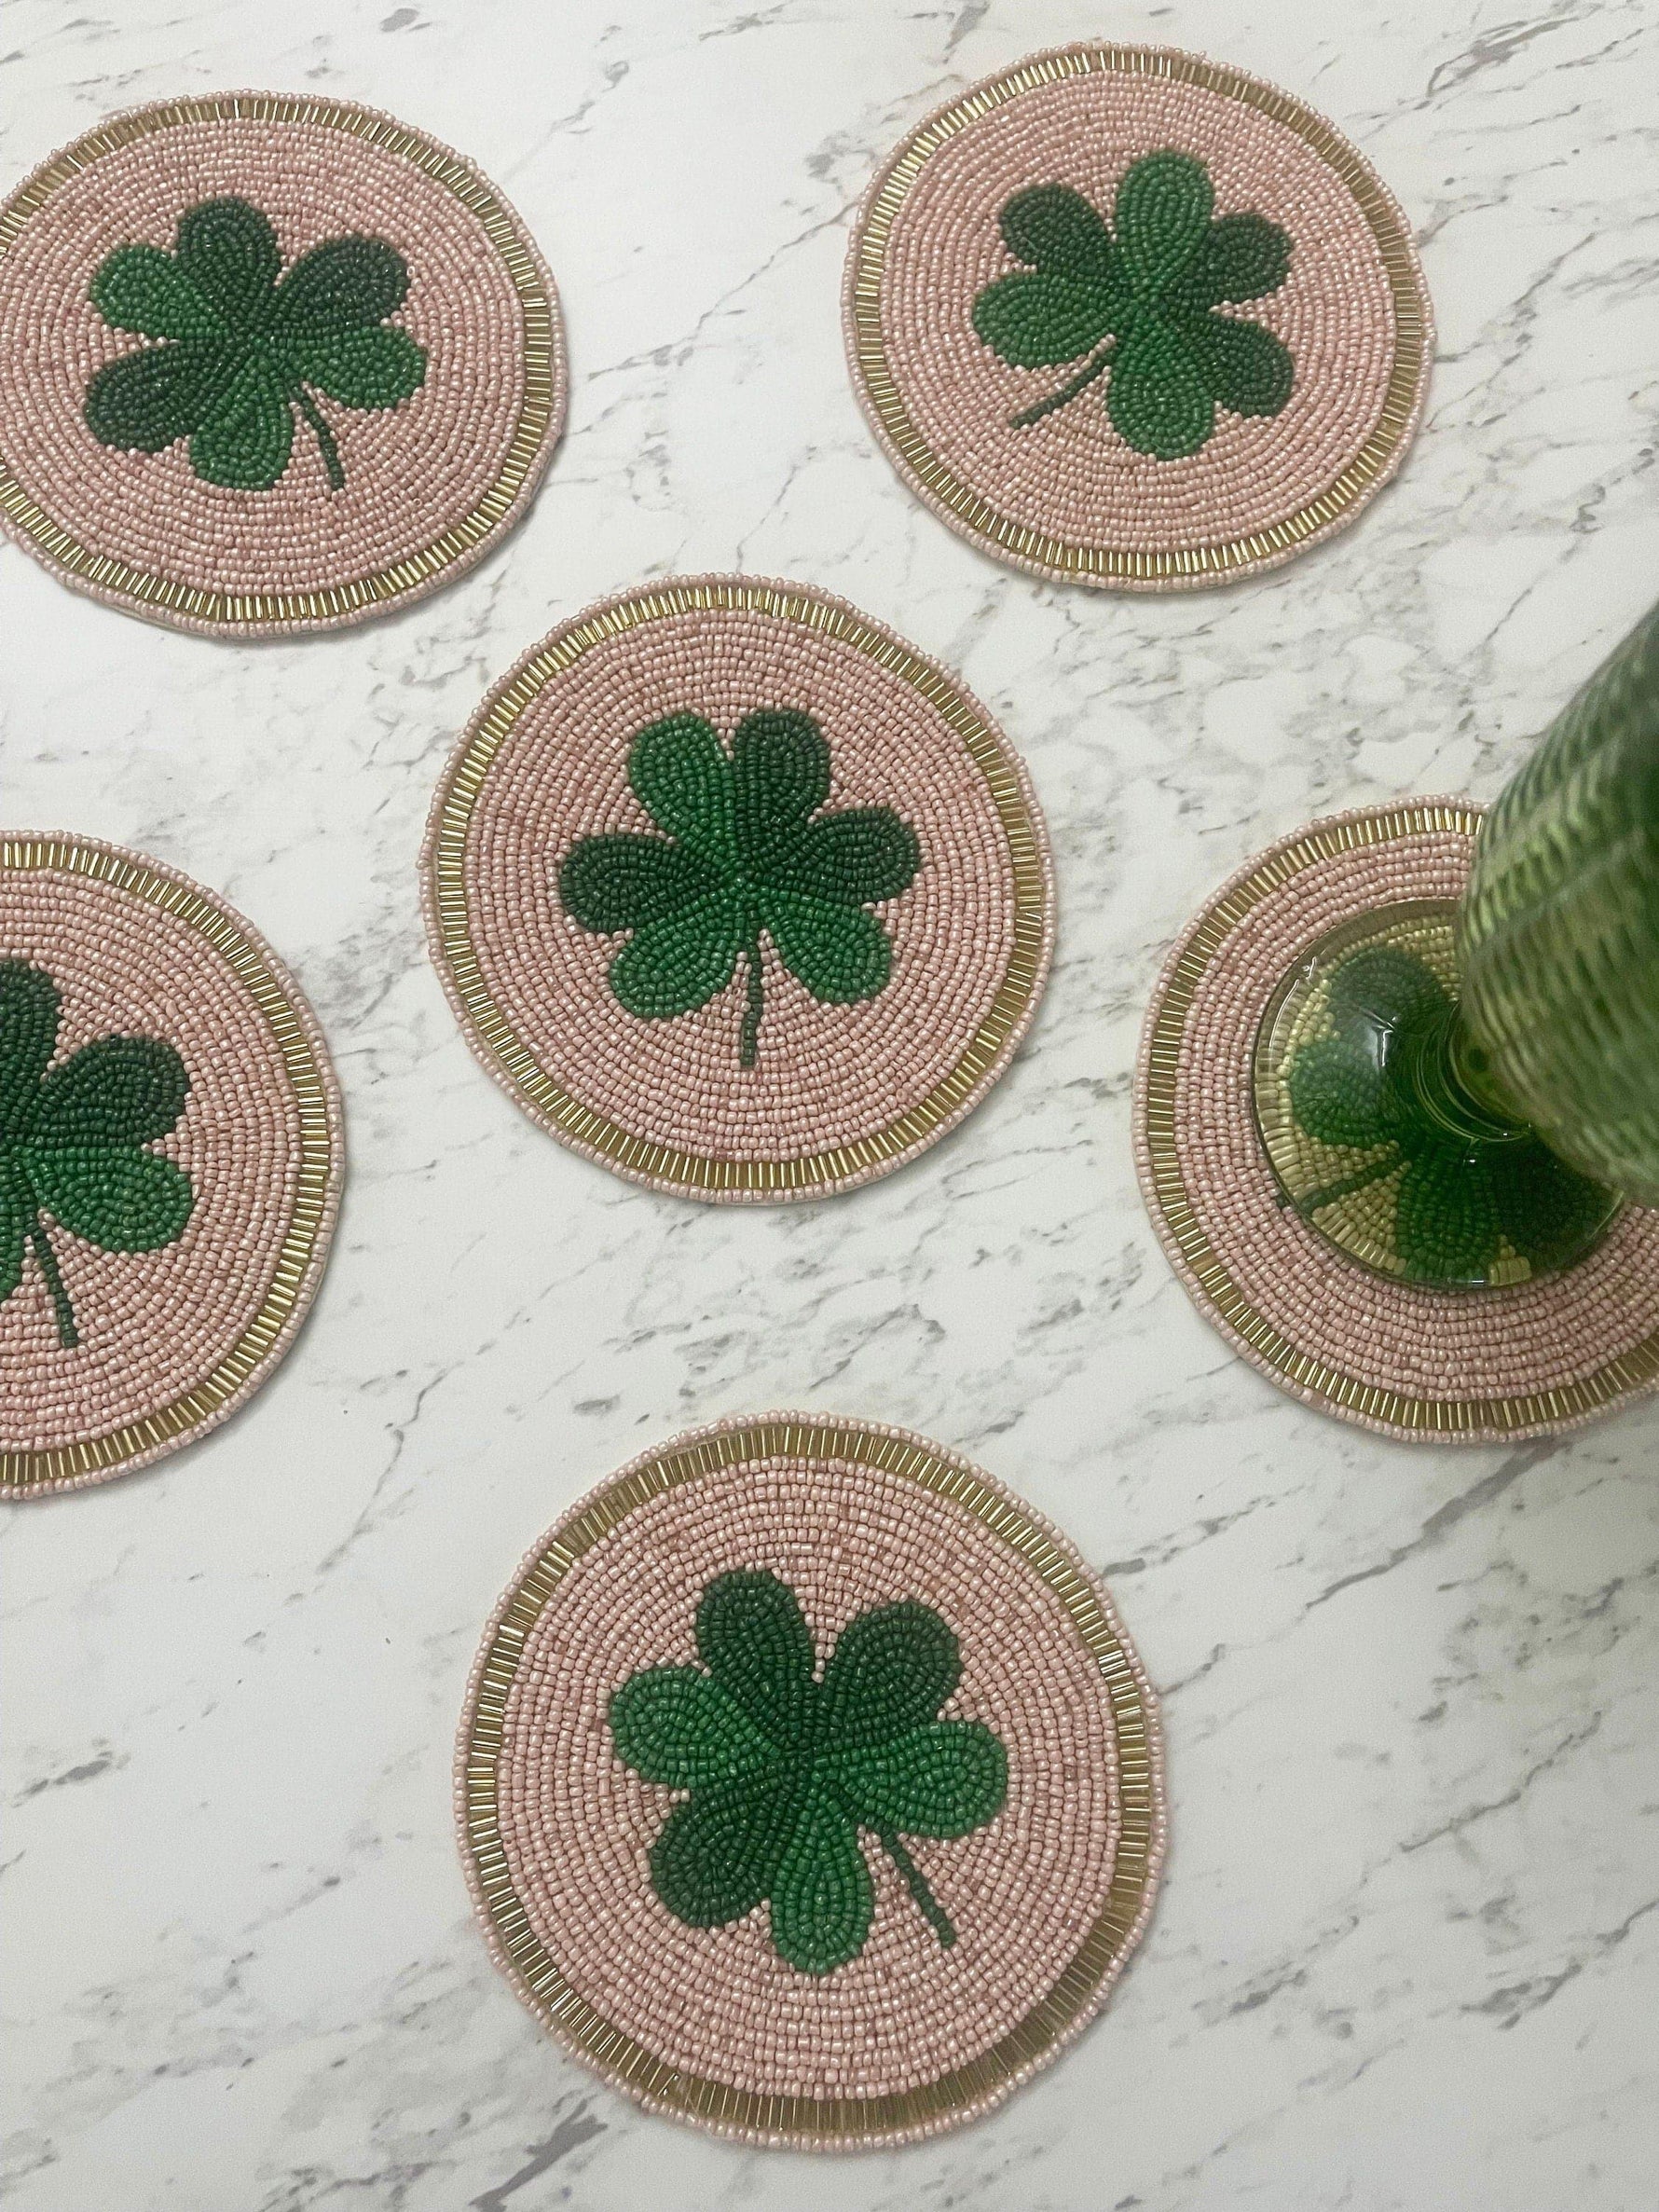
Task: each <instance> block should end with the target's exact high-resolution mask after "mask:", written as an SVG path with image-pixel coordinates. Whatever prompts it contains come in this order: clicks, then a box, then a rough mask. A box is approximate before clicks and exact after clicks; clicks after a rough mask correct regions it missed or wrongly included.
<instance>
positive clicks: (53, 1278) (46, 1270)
mask: <svg viewBox="0 0 1659 2212" xmlns="http://www.w3.org/2000/svg"><path fill="white" fill-rule="evenodd" d="M29 1242H30V1243H31V1244H33V1245H34V1257H35V1258H36V1259H37V1260H38V1261H39V1263H40V1271H41V1273H42V1274H43V1275H44V1276H45V1277H46V1286H47V1288H48V1290H49V1291H50V1292H51V1294H52V1311H53V1312H54V1313H55V1314H56V1315H57V1317H58V1341H59V1342H60V1343H61V1344H62V1347H63V1349H64V1351H65V1352H73V1351H74V1349H75V1346H76V1345H77V1344H78V1343H79V1342H80V1331H79V1330H78V1329H77V1328H76V1327H75V1308H74V1307H73V1306H72V1305H71V1304H70V1302H69V1293H68V1291H67V1290H65V1289H64V1287H63V1278H62V1275H61V1274H60V1273H59V1271H58V1255H57V1254H56V1253H55V1252H54V1251H53V1250H52V1240H51V1238H50V1237H49V1236H48V1234H47V1232H46V1230H44V1229H43V1228H42V1227H41V1225H40V1219H39V1216H36V1217H35V1221H34V1228H33V1229H31V1230H30V1231H29Z"/></svg>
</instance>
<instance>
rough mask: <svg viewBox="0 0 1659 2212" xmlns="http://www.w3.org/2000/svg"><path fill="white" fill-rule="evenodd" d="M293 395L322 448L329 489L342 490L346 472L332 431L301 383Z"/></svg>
mask: <svg viewBox="0 0 1659 2212" xmlns="http://www.w3.org/2000/svg"><path fill="white" fill-rule="evenodd" d="M294 397H295V403H296V405H298V408H299V411H300V413H301V414H302V415H303V416H304V417H305V419H306V420H307V421H308V423H309V424H310V426H311V433H312V435H313V436H314V437H315V438H316V440H317V444H318V446H319V447H320V448H321V449H322V465H323V467H324V468H325V469H326V470H327V471H328V484H329V489H330V490H331V491H343V490H344V489H345V485H346V472H345V470H344V469H343V468H341V466H340V449H339V447H337V446H336V444H335V441H334V433H333V431H332V430H330V429H329V427H328V425H327V423H326V422H324V421H323V419H322V412H321V410H320V409H319V407H318V405H317V403H316V401H315V400H314V399H313V398H312V397H311V395H310V393H309V392H308V391H307V390H306V388H305V386H304V385H303V384H301V385H299V386H298V387H297V388H296V389H295V394H294Z"/></svg>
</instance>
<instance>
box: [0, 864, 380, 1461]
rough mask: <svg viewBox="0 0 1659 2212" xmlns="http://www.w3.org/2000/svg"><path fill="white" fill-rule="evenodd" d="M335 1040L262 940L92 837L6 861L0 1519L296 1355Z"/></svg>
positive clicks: (1, 940) (186, 1432) (154, 1442)
mask: <svg viewBox="0 0 1659 2212" xmlns="http://www.w3.org/2000/svg"><path fill="white" fill-rule="evenodd" d="M342 1161H343V1155H342V1147H341V1136H340V1110H339V1097H338V1093H337V1092H336V1088H335V1079H334V1074H333V1070H332V1069H331V1068H330V1066H329V1062H328V1053H327V1050H326V1047H325V1046H324V1044H323V1041H322V1033H321V1032H320V1031H319V1029H318V1027H317V1024H316V1021H315V1019H314V1018H313V1016H312V1014H311V1011H310V1010H309V1008H308V1006H307V1005H306V1003H305V1000H304V999H303V998H302V997H301V996H300V995H299V992H298V991H297V990H296V989H295V984H294V981H293V979H292V977H291V976H289V974H288V973H287V971H286V970H285V969H283V968H282V966H281V963H280V962H279V961H278V960H277V959H276V957H275V955H273V954H272V953H271V951H270V949H269V947H268V946H267V945H266V944H265V943H264V942H263V941H262V940H261V939H260V938H259V937H257V936H256V935H255V934H254V931H253V930H252V929H251V928H250V927H248V925H247V923H246V922H244V921H242V920H241V919H240V916H239V915H237V914H233V913H232V912H231V911H230V910H229V909H228V908H227V907H226V906H224V905H223V904H222V903H221V902H220V901H219V900H216V899H214V898H213V895H212V894H211V893H210V892H208V891H204V890H203V889H202V888H201V886H199V885H198V884H194V883H192V882H191V881H190V879H189V878H188V877H187V876H184V875H179V874H176V873H175V872H173V870H171V868H163V867H162V866H161V865H160V864H159V863H158V862H157V861H154V860H146V859H144V858H143V857H142V856H141V855H139V854H137V853H129V852H123V851H121V850H120V849H119V847H117V846H116V845H100V844H96V843H94V842H93V841H92V840H91V839H89V838H70V837H32V836H16V837H5V838H0V1495H4V1496H6V1497H13V1498H21V1497H39V1496H42V1495H44V1494H45V1493H47V1492H48V1491H64V1490H79V1489H83V1488H85V1487H87V1486H88V1485H89V1484H92V1483H97V1482H106V1481H108V1480H109V1478H110V1477H112V1476H115V1475H124V1474H127V1473H129V1472H130V1470H131V1469H132V1468H134V1467H142V1466H144V1465H147V1464H148V1463H149V1462H150V1461H152V1460H157V1459H160V1458H161V1457H163V1456H164V1454H166V1453H168V1452H170V1451H175V1450H177V1449H178V1448H179V1446H180V1445H181V1444H186V1443H189V1442H190V1441H191V1440H192V1439H193V1438H195V1437H197V1436H201V1435H202V1434H203V1433H204V1432H205V1431H206V1430H208V1429H211V1428H213V1427H214V1426H215V1425H216V1423H218V1422H221V1421H223V1420H224V1419H225V1417H226V1414H228V1413H230V1412H232V1411H233V1410H234V1409H235V1408H236V1407H238V1406H239V1405H240V1403H241V1402H242V1400H243V1399H244V1398H246V1397H247V1396H249V1395H250V1394H251V1393H252V1392H254V1391H255V1390H256V1389H257V1388H258V1387H259V1385H260V1384H261V1383H262V1382H263V1381H265V1380H266V1378H267V1376H268V1375H269V1373H270V1371H271V1369H272V1368H273V1367H275V1366H276V1364H277V1362H278V1361H279V1360H280V1359H281V1356H282V1354H283V1353H284V1352H285V1351H286V1350H287V1348H288V1345H289V1341H290V1340H291V1339H292V1337H293V1335H294V1332H295V1329H296V1328H297V1327H298V1326H299V1324H300V1321H301V1319H302V1317H303V1316H304V1313H305V1311H306V1308H307V1307H308V1305H309V1303H310V1301H311V1298H312V1296H313V1294H314V1293H315V1291H316V1288H317V1285H318V1282H319V1280H320V1278H321V1276H322V1266H323V1261H324V1258H325V1257H326V1255H327V1251H328V1243H329V1239H330V1237H331V1235H332V1234H333V1230H334V1220H335V1211H336V1205H337V1203H338V1200H339V1188H340V1177H341V1172H342Z"/></svg>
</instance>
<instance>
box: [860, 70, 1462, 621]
mask: <svg viewBox="0 0 1659 2212" xmlns="http://www.w3.org/2000/svg"><path fill="white" fill-rule="evenodd" d="M844 322H845V326H846V339H847V350H848V356H849V359H850V362H851V364H852V372H853V381H854V385H855V388H856V390H857V393H858V397H859V399H860V401H861V403H862V405H863V407H864V411H865V413H866V414H867V415H868V416H869V418H870V420H871V425H872V427H873V428H874V431H875V433H876V436H877V438H878V439H879V440H880V442H881V445H882V447H883V449H884V451H885V453H886V455H887V457H888V459H889V460H891V461H892V462H893V465H894V466H895V467H896V468H897V469H898V473H899V474H900V475H901V476H902V477H903V478H904V480H905V482H906V483H907V484H908V485H909V486H910V487H911V488H912V491H914V492H915V493H916V495H917V496H918V498H920V499H921V500H923V501H925V503H926V504H927V505H928V506H929V507H931V508H932V509H933V511H934V513H935V514H936V515H939V518H940V520H941V521H943V522H946V523H948V524H949V525H950V527H951V528H952V529H954V530H957V531H959V532H960V533H961V535H962V536H964V537H965V538H967V540H968V541H969V542H970V543H973V544H975V545H977V546H979V547H980V550H981V551H982V552H985V553H989V554H992V555H993V556H995V557H996V558H998V559H1001V560H1006V561H1008V562H1011V563H1012V564H1013V566H1014V567H1016V568H1021V569H1028V570H1032V571H1033V572H1034V573H1035V574H1037V575H1040V576H1051V577H1055V578H1057V579H1059V580H1060V581H1062V582H1065V583H1074V584H1095V585H1102V586H1106V587H1109V588H1112V589H1116V590H1122V591H1172V590H1180V589H1184V588H1186V587H1189V586H1191V585H1195V584H1220V583H1226V582H1227V581H1228V580H1229V579H1231V578H1233V577H1237V576H1243V575H1247V574H1249V573H1251V572H1252V571H1254V570H1261V569H1269V568H1273V567H1275V566H1276V565H1277V564H1278V563H1279V562H1281V561H1284V560H1288V559H1290V558H1291V556H1293V555H1294V554H1296V553H1297V552H1300V551H1301V550H1302V549H1303V548H1304V547H1306V546H1308V545H1311V544H1314V543H1317V542H1318V541H1319V540H1320V539H1322V538H1324V537H1327V536H1329V535H1330V533H1331V532H1332V531H1333V530H1336V529H1340V528H1341V527H1342V526H1343V524H1345V523H1347V522H1349V521H1351V519H1352V518H1353V516H1354V515H1356V514H1357V513H1358V512H1359V510H1360V508H1361V507H1362V506H1364V503H1365V501H1367V500H1369V499H1370V498H1371V497H1372V496H1373V495H1374V494H1375V493H1376V492H1377V491H1378V489H1379V488H1380V487H1381V486H1382V485H1383V484H1385V483H1386V482H1387V481H1388V479H1389V478H1390V477H1391V476H1392V474H1393V473H1394V471H1395V470H1396V469H1397V468H1398V467H1399V465H1400V461H1401V460H1402V458H1403V456H1404V454H1405V447H1406V446H1407V445H1408V444H1409V443H1410V440H1411V437H1412V434H1413V433H1414V432H1415V430H1416V428H1417V424H1418V420H1419V416H1420V415H1421V412H1422V406H1423V400H1424V395H1425V392H1426V390H1427V385H1428V375H1429V361H1430V357H1431V354H1432V351H1433V329H1432V318H1431V311H1430V306H1429V297H1428V293H1427V290H1426V288H1425V286H1424V282H1423V276H1422V270H1421V268H1420V267H1419V262H1418V257H1417V253H1416V249H1415V247H1414V246H1413V243H1412V240H1411V234H1410V231H1409V228H1408V227H1407V226H1406V223H1405V217H1404V215H1403V214H1402V213H1401V211H1400V208H1399V206H1398V205H1397V203H1396V202H1395V200H1394V199H1393V198H1392V195H1391V194H1390V192H1389V190H1388V188H1387V187H1386V185H1383V183H1382V182H1381V180H1380V179H1379V178H1378V175H1377V174H1376V172H1375V171H1374V170H1372V168H1371V167H1370V165H1369V163H1367V162H1366V161H1365V160H1364V158H1362V156H1361V155H1360V154H1358V153H1357V152H1356V151H1355V149H1354V148H1353V147H1352V146H1351V145H1350V144H1349V143H1348V141H1347V140H1346V139H1345V138H1343V137H1342V136H1341V135H1340V134H1339V132H1337V131H1335V130H1334V129H1333V128H1332V126H1331V125H1330V124H1329V123H1328V122H1326V121H1325V120H1324V118H1323V117H1322V116H1318V115H1316V114H1315V113H1314V112H1313V111H1312V109H1310V108H1308V107H1304V106H1303V104H1302V103H1301V102H1300V101H1298V100H1295V99H1293V98H1292V97H1291V95H1290V94H1289V93H1288V92H1282V91H1280V90H1278V89H1277V88H1275V87H1274V86H1272V85H1268V84H1263V83H1262V82H1261V81H1260V80H1259V79H1257V78H1255V77H1252V76H1245V75H1243V74H1242V72H1241V71H1239V70H1236V69H1227V68H1224V67H1222V66H1221V65H1220V64H1219V63H1217V62H1208V61H1205V60H1203V59H1202V58H1201V57H1200V56H1198V55H1194V54H1183V53H1176V52H1174V51H1172V50H1171V49H1170V48H1161V47H1119V46H1074V47H1066V48H1060V49H1057V50H1055V51H1052V52H1048V53H1040V54H1033V55H1031V56H1029V57H1028V58H1027V59H1026V60H1025V61H1023V62H1019V63H1017V64H1016V65H1015V66H1014V67H1013V68H1012V69H1008V70H1005V71H1004V72H1003V73H1002V74H1001V75H1000V76H994V77H988V78H987V79H986V80H985V81H984V82H983V83H981V84H978V85H975V86H974V87H973V88H972V89H970V90H969V91H967V92H965V93H962V94H961V95H960V96H959V97H957V98H956V99H953V100H952V101H950V102H949V103H947V104H946V105H945V106H943V107H941V108H939V109H937V110H936V111H935V112H934V113H933V114H932V115H931V116H929V117H927V119H926V121H925V122H924V123H922V124H921V125H920V126H919V127H918V128H917V129H916V130H915V131H912V133H911V135H910V136H909V138H907V139H906V140H905V142H904V144H902V145H901V146H900V147H899V148H898V151H897V152H896V153H895V154H894V155H893V156H892V157H891V158H890V159H889V160H888V161H887V162H886V164H885V165H884V168H883V169H882V170H881V172H880V173H879V174H878V175H877V177H876V179H875V182H874V183H873V185H871V188H870V191H869V193H868V195H867V196H866V199H865V200H864V204H863V207H862V209H861V210H860V213H859V216H858V220H857V225H856V226H855V228H854V232H853V239H852V244H851V247H850V250H849V253H848V256H847V272H846V286H845V300H844Z"/></svg>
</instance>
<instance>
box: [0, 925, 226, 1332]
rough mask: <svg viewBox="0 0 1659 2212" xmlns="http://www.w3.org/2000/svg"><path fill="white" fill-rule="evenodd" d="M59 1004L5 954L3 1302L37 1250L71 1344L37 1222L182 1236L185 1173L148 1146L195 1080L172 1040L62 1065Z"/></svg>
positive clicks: (153, 1240) (153, 1241)
mask: <svg viewBox="0 0 1659 2212" xmlns="http://www.w3.org/2000/svg"><path fill="white" fill-rule="evenodd" d="M61 1012H62V999H61V997H60V996H59V993H58V987H57V985H56V984H55V983H54V982H53V981H52V979H51V977H50V976H49V975H48V974H47V972H46V970H45V969H41V968H33V967H31V966H30V964H29V963H28V962H27V961H26V960H0V1300H4V1299H6V1298H9V1297H10V1296H11V1294H12V1292H13V1291H14V1290H15V1289H16V1288H17V1286H18V1285H19V1283H21V1280H22V1275H23V1259H24V1255H25V1253H26V1252H27V1251H28V1250H29V1249H31V1248H33V1250H34V1257H35V1261H36V1263H37V1265H38V1266H39V1269H40V1271H41V1273H42V1274H43V1275H44V1276H45V1278H46V1285H47V1288H48V1291H50V1293H51V1299H52V1310H53V1312H55V1313H56V1315H57V1317H58V1336H59V1339H60V1340H61V1341H62V1344H63V1345H64V1346H65V1347H72V1346H74V1345H75V1344H78V1343H79V1342H80V1335H79V1332H78V1330H77V1329H76V1327H75V1309H74V1307H73V1306H72V1305H71V1304H70V1302H69V1293H68V1291H67V1290H66V1289H65V1288H64V1285H63V1277H62V1272H61V1271H60V1270H59V1266H58V1256H57V1254H56V1252H55V1251H54V1250H53V1248H52V1240H51V1236H50V1234H49V1232H48V1230H47V1227H46V1223H45V1221H44V1220H43V1219H42V1216H43V1215H47V1214H49V1215H50V1216H51V1217H52V1219H53V1220H54V1221H56V1222H57V1224H58V1226H59V1227H60V1228H61V1229H65V1230H68V1231H69V1233H70V1234H71V1236H76V1237H84V1238H85V1239H86V1240H87V1242H88V1243H89V1244H97V1245H100V1246H101V1247H102V1248H103V1250H104V1251H105V1252H158V1251H159V1250H160V1249H161V1247H162V1246H163V1245H164V1244H171V1243H173V1242H174V1240H175V1239H176V1238H178V1237H179V1236H180V1235H182V1234H183V1232H184V1228H185V1222H187V1221H188V1220H189V1218H190V1212H191V1208H192V1207H193V1206H194V1205H195V1203H196V1194H195V1192H194V1191H193V1190H192V1189H191V1188H190V1178H189V1177H188V1175H185V1172H184V1170H183V1169H182V1168H180V1167H178V1166H175V1164H174V1163H173V1161H171V1160H168V1159H165V1158H164V1157H163V1156H162V1155H161V1154H159V1153H158V1152H146V1151H145V1150H144V1148H143V1147H144V1146H145V1145H149V1144H153V1143H154V1142H155V1141H156V1139H157V1138H158V1137H163V1136H165V1135H166V1134H167V1133H168V1132H169V1130H171V1128H172V1126H173V1124H174V1123H175V1122H176V1121H177V1120H178V1118H179V1116H180V1115H181V1114H182V1113H183V1112H184V1110H185V1094H186V1092H188V1091H189V1088H190V1079H189V1078H188V1076H186V1075H185V1064H184V1062H183V1061H182V1060H181V1059H180V1058H179V1056H178V1054H177V1052H176V1051H174V1050H173V1048H172V1047H171V1045H170V1044H164V1043H162V1041H161V1040H160V1039H159V1038H158V1037H99V1038H97V1040H96V1041H95V1042H94V1043H92V1044H89V1045H83V1046H82V1047H81V1049H80V1051H78V1052H74V1053H72V1054H71V1055H70V1057H69V1058H68V1059H67V1060H62V1061H60V1062H59V1064H58V1065H57V1066H56V1067H52V1066H49V1065H48V1063H49V1062H50V1060H51V1057H52V1054H53V1052H54V1051H55V1050H56V1048H57V1041H58V1024H59V1020H60V1016H61Z"/></svg>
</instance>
